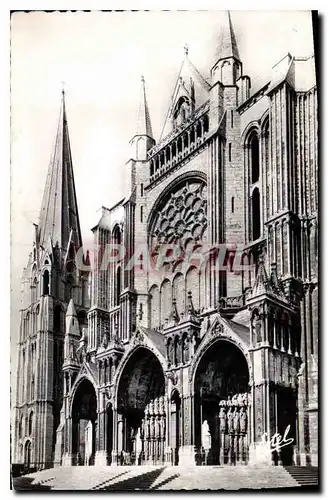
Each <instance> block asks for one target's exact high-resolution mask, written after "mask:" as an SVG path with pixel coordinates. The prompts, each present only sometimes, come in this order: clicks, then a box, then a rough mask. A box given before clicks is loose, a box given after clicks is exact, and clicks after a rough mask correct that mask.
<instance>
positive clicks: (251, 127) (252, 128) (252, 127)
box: [240, 120, 261, 146]
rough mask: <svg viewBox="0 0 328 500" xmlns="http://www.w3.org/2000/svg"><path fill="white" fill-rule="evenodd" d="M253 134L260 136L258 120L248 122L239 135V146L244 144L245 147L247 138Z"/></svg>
mask: <svg viewBox="0 0 328 500" xmlns="http://www.w3.org/2000/svg"><path fill="white" fill-rule="evenodd" d="M253 132H256V133H257V134H258V135H260V132H261V128H260V124H259V120H253V121H251V122H249V123H248V124H247V125H246V127H245V128H244V130H243V132H242V134H241V136H240V137H241V144H244V146H246V145H247V144H248V140H249V137H250V136H251V134H252V133H253Z"/></svg>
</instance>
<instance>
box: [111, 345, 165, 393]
mask: <svg viewBox="0 0 328 500" xmlns="http://www.w3.org/2000/svg"><path fill="white" fill-rule="evenodd" d="M140 349H146V350H147V351H149V352H150V353H152V354H153V355H154V356H155V357H156V358H157V360H158V361H159V363H160V365H161V367H162V369H163V373H165V370H166V369H167V363H166V360H165V358H164V356H163V355H162V354H161V353H160V352H159V351H158V350H157V349H156V347H153V346H150V345H148V344H143V343H142V344H138V345H136V346H134V347H132V349H130V350H129V351H128V352H126V353H125V354H124V355H123V357H122V358H121V360H120V362H119V364H118V367H117V369H116V373H115V375H114V378H113V387H115V395H114V398H115V399H114V401H117V396H118V389H119V385H120V380H121V377H122V374H123V372H124V369H125V368H126V366H127V364H128V362H129V361H130V359H131V358H132V356H133V355H134V354H135V353H136V352H137V351H138V350H140Z"/></svg>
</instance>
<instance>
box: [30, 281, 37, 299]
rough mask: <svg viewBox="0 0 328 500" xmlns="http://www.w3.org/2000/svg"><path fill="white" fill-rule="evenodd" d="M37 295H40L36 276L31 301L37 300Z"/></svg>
mask: <svg viewBox="0 0 328 500" xmlns="http://www.w3.org/2000/svg"><path fill="white" fill-rule="evenodd" d="M37 295H38V281H37V279H36V278H34V280H33V283H32V287H31V302H32V304H33V303H34V302H36V300H37Z"/></svg>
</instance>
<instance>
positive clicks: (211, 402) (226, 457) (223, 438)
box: [195, 340, 249, 465]
mask: <svg viewBox="0 0 328 500" xmlns="http://www.w3.org/2000/svg"><path fill="white" fill-rule="evenodd" d="M248 383H249V373H248V366H247V362H246V359H245V357H244V355H243V353H242V351H241V350H240V349H239V348H237V347H236V346H235V345H234V344H232V343H231V342H228V341H224V340H218V341H216V342H215V343H214V344H213V345H212V346H211V347H209V348H208V349H207V351H206V352H205V354H204V355H203V357H202V359H201V361H200V363H199V365H198V368H197V371H196V375H195V444H196V448H197V450H198V463H200V464H204V465H205V464H208V465H209V464H220V465H223V464H233V463H237V462H239V463H246V462H247V459H248V442H247V426H248V423H247V422H248Z"/></svg>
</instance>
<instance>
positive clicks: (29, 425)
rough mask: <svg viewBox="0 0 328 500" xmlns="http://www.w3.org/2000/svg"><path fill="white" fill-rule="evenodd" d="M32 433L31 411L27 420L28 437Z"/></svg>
mask: <svg viewBox="0 0 328 500" xmlns="http://www.w3.org/2000/svg"><path fill="white" fill-rule="evenodd" d="M32 432H33V411H31V413H30V416H29V419H28V435H29V436H31V434H32Z"/></svg>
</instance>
